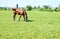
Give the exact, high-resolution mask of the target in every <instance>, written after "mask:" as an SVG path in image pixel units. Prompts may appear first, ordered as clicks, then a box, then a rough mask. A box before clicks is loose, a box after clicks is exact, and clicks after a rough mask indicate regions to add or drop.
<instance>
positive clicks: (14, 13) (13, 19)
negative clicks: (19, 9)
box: [13, 13, 16, 21]
mask: <svg viewBox="0 0 60 39" xmlns="http://www.w3.org/2000/svg"><path fill="white" fill-rule="evenodd" d="M15 17H16V13H14V15H13V20H14V21H15Z"/></svg>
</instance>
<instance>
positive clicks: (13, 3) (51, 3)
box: [0, 0, 60, 7]
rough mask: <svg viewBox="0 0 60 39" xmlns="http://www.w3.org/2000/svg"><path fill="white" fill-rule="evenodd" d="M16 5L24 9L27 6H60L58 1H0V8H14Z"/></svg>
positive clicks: (59, 0)
mask: <svg viewBox="0 0 60 39" xmlns="http://www.w3.org/2000/svg"><path fill="white" fill-rule="evenodd" d="M16 4H18V5H19V7H26V6H27V5H31V6H41V7H42V6H43V5H49V6H51V7H57V6H58V5H60V0H0V7H16Z"/></svg>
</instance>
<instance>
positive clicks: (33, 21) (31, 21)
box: [21, 20, 34, 22]
mask: <svg viewBox="0 0 60 39" xmlns="http://www.w3.org/2000/svg"><path fill="white" fill-rule="evenodd" d="M21 21H24V20H21ZM26 22H34V20H27V21H26Z"/></svg>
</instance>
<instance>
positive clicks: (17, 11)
mask: <svg viewBox="0 0 60 39" xmlns="http://www.w3.org/2000/svg"><path fill="white" fill-rule="evenodd" d="M12 11H13V20H14V21H15V17H16V15H20V17H19V19H18V20H19V21H20V18H21V16H23V18H24V21H27V19H28V16H27V12H26V10H24V9H23V8H12Z"/></svg>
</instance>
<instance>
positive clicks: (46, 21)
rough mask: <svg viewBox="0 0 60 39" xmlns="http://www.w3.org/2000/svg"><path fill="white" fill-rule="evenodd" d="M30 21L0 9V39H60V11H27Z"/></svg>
mask: <svg viewBox="0 0 60 39" xmlns="http://www.w3.org/2000/svg"><path fill="white" fill-rule="evenodd" d="M27 13H28V20H29V21H28V22H25V21H23V17H22V18H21V21H20V22H19V21H18V17H19V16H18V15H17V16H16V21H13V18H12V16H13V13H12V11H0V39H60V12H41V11H27Z"/></svg>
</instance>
